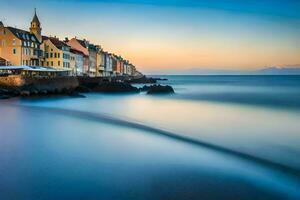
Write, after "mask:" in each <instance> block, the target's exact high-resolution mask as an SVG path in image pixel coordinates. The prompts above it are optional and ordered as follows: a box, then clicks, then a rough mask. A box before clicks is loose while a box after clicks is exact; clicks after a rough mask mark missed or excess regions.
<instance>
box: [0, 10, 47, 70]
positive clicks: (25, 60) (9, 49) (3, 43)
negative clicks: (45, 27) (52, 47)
mask: <svg viewBox="0 0 300 200" xmlns="http://www.w3.org/2000/svg"><path fill="white" fill-rule="evenodd" d="M33 26H34V27H35V28H33ZM34 29H35V30H38V32H36V34H35V32H29V31H25V30H21V29H17V28H13V27H5V26H4V24H3V23H2V22H0V57H2V58H3V59H5V60H6V61H7V62H8V63H10V64H11V65H16V66H21V65H27V66H39V65H40V61H41V59H42V58H43V51H42V49H41V42H40V40H39V39H38V37H41V36H40V35H39V34H40V31H41V28H40V23H39V21H38V18H37V15H36V13H35V14H34V17H33V19H32V21H31V27H30V30H34Z"/></svg>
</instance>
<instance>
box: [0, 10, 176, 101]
mask: <svg viewBox="0 0 300 200" xmlns="http://www.w3.org/2000/svg"><path fill="white" fill-rule="evenodd" d="M157 80H161V79H159V78H157V79H154V78H148V77H146V76H145V75H143V74H142V73H140V72H139V71H138V70H137V69H136V67H135V66H134V65H133V64H132V63H130V62H129V61H128V60H126V59H124V58H123V57H122V56H119V55H116V54H113V53H109V52H107V51H105V50H103V48H102V47H101V46H100V45H99V44H93V43H92V42H90V41H88V40H87V39H79V38H77V37H74V38H67V37H66V38H65V39H64V40H61V39H60V38H58V37H52V36H46V35H43V34H42V27H41V22H40V20H39V18H38V16H37V13H36V10H35V12H34V15H33V18H32V20H31V23H30V26H29V29H28V30H21V29H18V28H14V27H10V26H5V25H4V24H3V22H1V21H0V99H7V98H11V97H17V96H36V95H57V94H59V95H61V94H62V95H72V96H83V95H81V94H79V93H86V92H102V93H103V92H105V93H111V92H134V93H138V92H142V91H143V92H147V94H152V93H173V92H174V91H173V88H172V87H170V86H162V85H151V86H149V85H148V86H147V85H145V86H144V87H142V88H137V87H134V86H132V85H131V84H133V83H142V84H147V83H156V82H157Z"/></svg>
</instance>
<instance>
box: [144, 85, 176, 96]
mask: <svg viewBox="0 0 300 200" xmlns="http://www.w3.org/2000/svg"><path fill="white" fill-rule="evenodd" d="M140 90H141V91H144V92H147V94H173V93H175V92H174V89H173V88H172V86H169V85H156V84H155V85H150V86H147V85H145V86H144V87H142V88H140Z"/></svg>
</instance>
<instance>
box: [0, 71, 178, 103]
mask: <svg viewBox="0 0 300 200" xmlns="http://www.w3.org/2000/svg"><path fill="white" fill-rule="evenodd" d="M157 80H162V79H158V78H156V79H155V78H152V77H147V76H142V77H128V76H118V77H77V76H61V77H24V76H21V75H10V76H0V99H9V98H12V97H18V96H23V97H29V96H49V95H51V96H53V95H68V96H74V97H85V96H84V95H82V94H81V93H88V92H102V93H139V92H141V91H146V92H148V94H152V93H153V94H154V93H174V90H173V88H172V87H171V86H162V85H159V84H158V85H157V84H156V83H157ZM137 83H138V84H153V85H150V86H146V85H145V86H144V87H142V88H137V87H135V86H132V84H137ZM150 90H151V91H150Z"/></svg>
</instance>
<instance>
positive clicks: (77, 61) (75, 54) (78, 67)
mask: <svg viewBox="0 0 300 200" xmlns="http://www.w3.org/2000/svg"><path fill="white" fill-rule="evenodd" d="M70 53H71V62H70V65H71V68H74V69H75V72H74V74H75V75H76V76H83V75H84V66H83V62H84V54H83V53H82V52H81V51H78V50H76V49H71V50H70Z"/></svg>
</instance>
